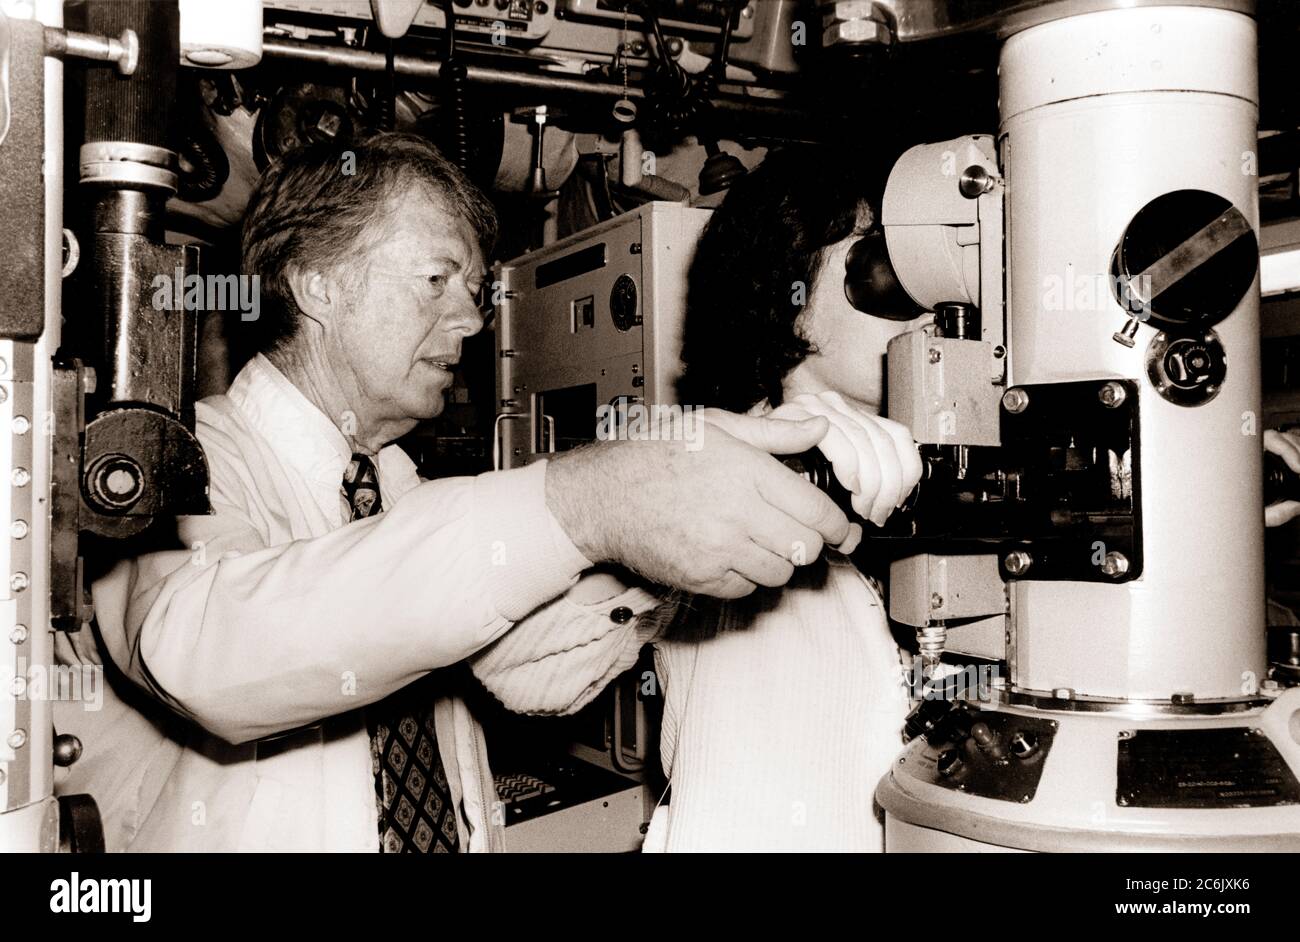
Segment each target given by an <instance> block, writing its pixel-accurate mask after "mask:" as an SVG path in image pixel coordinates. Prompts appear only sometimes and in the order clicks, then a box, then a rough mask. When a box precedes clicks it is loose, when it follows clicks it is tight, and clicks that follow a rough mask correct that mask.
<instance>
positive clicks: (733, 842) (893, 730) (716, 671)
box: [646, 152, 921, 851]
mask: <svg viewBox="0 0 1300 942" xmlns="http://www.w3.org/2000/svg"><path fill="white" fill-rule="evenodd" d="M858 166H860V165H855V164H853V163H852V162H847V161H846V162H843V163H829V162H827V161H825V160H824V159H822V158H821V157H820V156H819V157H817V158H816V159H813V158H811V157H810V156H808V155H807V154H801V153H795V152H776V153H773V154H771V155H769V156H768V157H767V159H766V160H765V161H764V162H763V164H762V165H761V166H759V167H758V168H757V169H755V170H754V171H753V172H751V173H750V174H749V176H748V177H746V178H745V179H744V180H742V181H740V182H738V183H737V184H735V185H734V186H733V187H732V189H731V190H730V191H729V193H728V195H727V197H726V199H725V201H724V202H723V204H722V206H721V207H720V208H719V209H718V210H716V212H715V213H714V216H713V218H712V220H711V221H710V223H709V226H708V228H707V230H706V232H705V234H704V236H703V237H702V239H701V241H700V243H699V246H698V248H697V251H696V257H695V261H694V265H693V268H692V277H691V283H690V290H689V296H688V304H687V316H686V322H685V325H684V335H683V338H684V339H683V360H684V362H685V366H686V369H685V373H684V376H683V379H682V382H681V387H680V392H681V396H680V398H681V401H682V402H684V403H694V404H698V405H704V406H720V407H723V408H725V409H728V410H732V411H737V412H745V411H748V412H753V413H771V414H772V415H775V416H789V417H791V418H802V417H805V416H807V415H809V414H813V415H823V416H826V417H827V418H828V420H829V421H830V432H829V433H828V435H827V437H826V439H825V440H824V441H823V442H822V444H821V446H820V447H821V449H822V451H823V452H825V453H826V455H827V457H828V458H830V459H831V462H832V464H833V466H834V467H835V471H836V475H837V477H838V478H839V479H840V482H841V483H842V484H844V485H845V487H846V488H847V489H848V490H850V491H851V492H853V494H854V507H855V509H856V510H857V511H858V513H859V515H860V516H862V517H863V518H864V519H868V520H872V521H874V522H875V523H877V524H880V523H883V522H884V521H885V519H886V518H887V517H888V516H889V514H890V513H891V512H892V511H893V510H894V509H895V508H896V507H897V505H898V504H899V503H901V502H902V501H903V500H904V499H905V498H906V496H907V494H908V493H909V492H910V491H911V489H912V487H913V486H914V485H915V483H916V481H917V480H918V479H919V477H920V473H921V463H920V459H919V456H918V455H917V452H916V446H915V444H914V443H913V441H912V438H911V434H910V432H908V431H907V430H906V429H905V428H903V427H902V426H900V425H898V424H897V423H893V422H889V421H888V420H886V419H883V418H880V417H879V414H878V413H879V412H880V409H881V404H882V402H883V398H884V354H885V347H886V345H887V344H888V342H889V340H890V338H891V337H893V336H895V335H896V334H898V333H900V332H901V331H903V330H906V329H909V326H910V325H909V324H908V323H906V321H907V320H909V319H911V318H912V317H914V316H915V315H916V314H917V313H919V312H918V311H917V310H916V309H915V308H914V307H912V306H911V305H910V302H906V301H902V300H900V299H901V291H899V292H896V293H891V292H890V291H888V290H877V291H874V292H873V291H871V289H870V285H871V284H872V283H875V284H877V285H888V284H889V274H890V272H889V269H888V262H887V260H886V259H885V258H884V256H883V249H881V248H877V247H876V246H875V244H874V243H873V241H872V239H871V238H869V237H868V238H866V240H865V241H863V240H864V237H867V236H868V233H869V232H870V231H871V230H872V228H873V225H874V222H875V220H874V217H873V214H872V210H871V206H870V204H869V202H868V196H869V191H868V187H867V184H866V180H865V176H866V175H865V174H864V173H863V172H861V171H860V170H859V169H858ZM864 292H865V294H866V296H867V297H868V298H869V299H870V300H869V301H866V302H864V300H863V297H864ZM850 295H852V296H853V301H851V300H850ZM854 302H857V304H858V305H860V306H861V307H863V308H866V310H865V311H864V310H860V309H858V308H857V307H855V306H854ZM794 552H796V553H797V552H798V548H797V547H796V548H795V550H794ZM825 556H826V558H825V559H824V560H823V561H822V562H820V563H818V564H816V565H811V566H807V567H803V568H801V569H799V570H798V572H797V574H796V575H795V577H794V579H792V580H791V582H790V583H789V585H788V586H786V587H785V588H784V589H782V590H774V591H759V592H757V593H755V594H754V595H752V596H749V597H747V598H744V599H740V600H737V601H733V602H725V603H717V604H714V603H710V602H708V601H706V600H695V601H694V602H693V604H692V609H691V611H690V612H689V613H687V614H686V615H685V616H684V617H685V620H686V621H687V622H688V628H689V630H688V631H687V632H686V633H685V636H684V635H683V633H682V632H680V631H679V632H675V633H674V640H671V641H667V640H665V641H660V642H658V644H657V646H656V655H655V659H656V667H657V673H658V675H659V677H660V680H661V682H662V683H663V686H664V695H665V700H664V721H663V732H662V737H661V759H662V762H663V766H664V771H665V773H666V774H667V775H668V777H669V780H670V782H671V786H672V792H671V799H670V803H669V804H668V805H667V806H665V807H662V808H660V809H658V811H657V812H656V814H655V818H654V821H653V823H652V825H651V829H650V833H649V835H648V836H647V840H646V849H647V850H669V851H674V850H838V851H874V850H880V849H881V847H882V842H883V838H882V829H881V826H880V823H879V822H878V820H877V818H876V815H875V810H874V806H873V801H872V796H873V793H874V791H875V786H876V783H877V782H878V781H879V780H880V778H881V777H882V776H883V775H884V774H885V772H886V771H887V770H888V768H889V765H890V763H891V762H892V761H893V759H894V757H895V756H896V755H897V753H898V752H899V750H900V749H901V746H902V740H901V731H902V724H903V719H904V717H905V715H906V713H907V709H908V702H907V694H906V689H905V687H904V683H903V671H904V669H905V666H906V665H905V660H906V658H905V656H904V655H903V654H902V653H901V652H900V650H899V648H898V647H897V645H896V644H895V642H894V640H893V638H892V636H891V635H890V632H889V626H888V621H887V618H886V615H885V605H884V602H883V601H882V599H881V597H880V594H879V592H878V591H877V589H876V587H875V586H874V585H873V583H872V582H871V581H870V580H868V579H867V578H865V577H864V576H863V575H861V574H860V573H859V572H858V570H857V569H856V568H854V566H853V564H852V563H851V562H850V561H849V559H848V558H847V557H846V556H843V555H841V554H839V553H837V552H835V551H833V550H830V549H827V551H826V554H825Z"/></svg>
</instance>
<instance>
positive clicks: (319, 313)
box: [289, 268, 342, 327]
mask: <svg viewBox="0 0 1300 942" xmlns="http://www.w3.org/2000/svg"><path fill="white" fill-rule="evenodd" d="M289 287H290V288H291V289H292V291H293V300H294V303H296V304H297V305H298V310H300V311H302V313H303V314H304V315H305V316H307V317H309V318H311V319H312V320H313V321H315V322H316V323H317V324H319V325H321V326H322V327H323V326H326V325H328V324H329V323H331V322H332V321H333V319H334V314H335V313H336V311H337V309H338V305H339V301H340V299H341V296H342V293H341V289H340V286H339V284H338V282H337V281H335V280H334V279H333V278H331V277H330V276H328V275H326V274H325V273H324V272H321V271H318V270H316V269H303V268H294V269H292V270H291V271H290V272H289Z"/></svg>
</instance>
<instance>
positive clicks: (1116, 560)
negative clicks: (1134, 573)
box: [1101, 551, 1129, 579]
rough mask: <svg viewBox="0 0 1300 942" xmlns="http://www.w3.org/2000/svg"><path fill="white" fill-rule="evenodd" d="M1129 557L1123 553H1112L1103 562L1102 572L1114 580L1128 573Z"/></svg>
mask: <svg viewBox="0 0 1300 942" xmlns="http://www.w3.org/2000/svg"><path fill="white" fill-rule="evenodd" d="M1128 565H1129V564H1128V557H1127V556H1125V555H1124V554H1123V553H1118V552H1114V551H1111V552H1109V553H1107V554H1106V558H1105V559H1103V560H1102V561H1101V571H1102V572H1103V573H1104V574H1106V575H1107V576H1110V577H1111V578H1112V579H1114V578H1118V577H1119V576H1122V575H1124V574H1125V573H1126V572H1128Z"/></svg>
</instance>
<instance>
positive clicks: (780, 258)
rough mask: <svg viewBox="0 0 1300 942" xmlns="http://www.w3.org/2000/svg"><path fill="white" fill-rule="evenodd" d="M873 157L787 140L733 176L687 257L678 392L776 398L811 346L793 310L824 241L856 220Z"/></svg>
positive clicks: (708, 397) (803, 297)
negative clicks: (689, 258)
mask: <svg viewBox="0 0 1300 942" xmlns="http://www.w3.org/2000/svg"><path fill="white" fill-rule="evenodd" d="M873 163H874V162H871V161H867V160H865V159H861V158H860V156H858V157H855V156H854V155H841V156H832V154H831V152H830V151H829V150H826V151H823V150H820V149H813V148H785V149H782V150H779V151H772V152H770V153H769V154H768V155H767V157H766V158H765V159H764V160H763V162H762V163H761V164H760V165H759V166H758V167H756V168H755V169H754V170H752V171H750V173H749V174H748V175H746V176H745V177H743V178H742V179H740V180H738V181H736V182H735V183H734V184H732V186H731V189H730V190H728V192H727V196H726V198H725V199H724V200H723V202H722V205H721V206H720V207H718V209H716V210H714V213H713V218H712V219H710V220H709V224H708V226H707V227H706V228H705V231H704V235H703V236H702V237H701V238H700V242H699V245H698V246H697V247H696V251H695V259H694V261H693V262H692V264H691V271H690V275H689V277H688V287H687V300H686V321H685V324H684V325H683V337H682V362H683V364H684V365H685V371H684V373H683V375H682V378H681V381H680V382H679V384H678V396H679V399H680V401H681V402H683V403H690V404H693V405H701V406H718V407H721V408H724V409H729V410H731V411H733V412H743V411H745V410H747V409H749V408H750V407H751V406H753V405H754V404H755V403H757V402H760V401H761V400H763V399H767V400H768V401H769V402H770V403H771V404H772V405H773V406H776V405H779V404H780V403H781V382H782V380H783V379H784V378H785V375H786V374H787V373H788V372H790V370H791V369H793V368H794V367H795V366H797V365H798V364H799V363H801V362H802V361H803V360H804V358H806V357H807V356H808V355H809V354H810V353H812V352H813V345H812V344H811V343H810V342H809V341H808V339H807V338H806V337H804V336H802V335H801V334H800V332H799V329H798V327H797V325H796V320H797V318H798V317H799V313H800V311H801V310H802V309H803V304H805V303H807V299H808V297H810V296H811V294H812V290H813V285H814V282H815V281H816V278H817V275H818V273H819V272H820V270H821V266H822V263H823V259H824V253H825V250H826V248H827V247H829V246H831V245H834V244H835V243H837V242H839V241H841V240H842V239H845V238H847V237H848V236H850V235H852V234H853V232H854V231H855V230H856V229H858V228H859V226H860V223H861V222H862V220H863V218H864V216H865V214H866V211H867V208H868V207H869V206H870V205H871V200H872V198H873V197H875V196H876V194H875V192H874V191H873V190H872V189H871V184H872V181H873V180H874V179H875V176H876V175H875V174H874V172H873V170H872V169H871V168H872V165H873ZM800 286H802V288H801V287H800Z"/></svg>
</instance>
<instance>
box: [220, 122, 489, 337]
mask: <svg viewBox="0 0 1300 942" xmlns="http://www.w3.org/2000/svg"><path fill="white" fill-rule="evenodd" d="M420 187H425V188H427V189H428V190H429V191H430V192H431V194H432V195H434V196H435V197H437V198H438V199H439V200H440V201H442V202H444V203H445V204H446V206H447V208H448V210H450V211H451V212H454V213H456V214H458V215H459V216H461V217H462V218H464V220H465V221H466V222H467V223H469V225H470V227H471V228H472V229H473V230H474V232H475V234H476V235H477V236H478V240H479V244H480V246H481V247H482V250H483V256H484V258H486V257H487V256H488V255H490V254H491V251H492V246H493V244H494V243H495V241H496V234H497V219H496V212H495V210H494V209H493V208H492V204H491V203H490V202H489V201H488V199H487V197H485V196H484V195H483V193H482V192H480V191H479V189H478V188H477V187H475V186H474V184H473V183H471V182H470V181H469V178H468V177H466V176H465V174H464V172H463V171H461V169H460V168H459V167H457V166H456V165H455V164H453V163H452V162H451V161H449V160H448V159H447V158H446V157H444V156H443V155H442V154H441V153H440V152H439V151H438V149H437V148H436V147H434V146H433V144H431V143H430V142H429V141H428V140H426V139H425V138H423V137H420V136H418V135H415V134H406V133H402V132H394V131H386V132H381V133H377V134H372V135H370V136H368V137H364V138H362V139H360V140H351V141H345V142H327V143H322V144H313V145H310V146H307V147H301V148H298V149H296V150H293V151H290V152H289V153H288V154H286V155H285V156H284V157H282V158H280V159H279V160H278V161H276V162H275V163H273V164H272V165H271V166H270V167H268V168H267V170H266V172H265V173H264V174H262V179H261V180H260V181H258V184H257V187H256V189H255V190H254V191H253V194H252V196H251V197H250V199H249V201H248V210H247V212H246V214H245V216H244V229H243V271H244V274H245V275H257V276H258V278H259V280H260V282H261V290H262V298H261V308H262V310H261V316H260V317H259V318H258V320H257V321H255V322H252V323H251V324H250V325H249V326H251V327H253V329H254V330H255V331H256V332H257V337H256V340H255V342H254V344H253V346H254V349H256V350H257V351H259V352H262V353H266V352H268V351H270V350H272V349H274V348H275V347H277V346H280V345H282V344H284V343H285V342H287V341H288V340H290V339H291V338H292V337H293V336H294V334H295V333H296V332H297V330H298V325H299V322H300V318H301V312H300V311H299V309H298V305H297V303H296V302H295V301H294V296H293V288H292V286H291V282H290V275H291V273H292V271H293V270H294V269H302V268H303V267H304V266H307V265H310V266H311V267H313V268H318V269H321V270H330V269H338V268H339V267H340V266H343V265H345V264H347V263H349V262H352V261H355V258H356V255H357V252H358V250H359V248H361V247H362V246H364V245H366V244H367V243H366V236H367V235H368V234H369V233H370V232H371V231H372V227H373V226H375V225H376V224H377V223H380V222H381V219H380V217H381V216H382V214H383V213H384V211H385V210H386V209H387V208H388V206H389V205H390V199H391V198H392V197H394V196H396V195H398V194H401V193H404V192H409V191H411V190H415V189H418V188H420Z"/></svg>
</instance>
